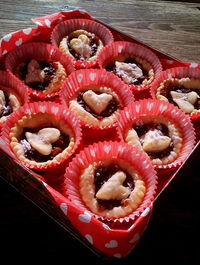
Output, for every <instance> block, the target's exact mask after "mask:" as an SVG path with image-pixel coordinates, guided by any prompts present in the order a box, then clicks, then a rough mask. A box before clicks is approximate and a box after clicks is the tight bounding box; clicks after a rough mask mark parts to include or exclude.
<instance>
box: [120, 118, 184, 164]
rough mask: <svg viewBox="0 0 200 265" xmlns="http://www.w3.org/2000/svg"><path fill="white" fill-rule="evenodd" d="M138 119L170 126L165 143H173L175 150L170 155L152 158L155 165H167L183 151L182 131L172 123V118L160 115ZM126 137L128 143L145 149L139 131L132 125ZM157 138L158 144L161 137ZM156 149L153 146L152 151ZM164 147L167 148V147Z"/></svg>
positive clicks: (145, 122)
mask: <svg viewBox="0 0 200 265" xmlns="http://www.w3.org/2000/svg"><path fill="white" fill-rule="evenodd" d="M138 120H139V121H142V122H143V123H144V124H148V123H151V122H153V123H155V124H164V125H165V126H166V127H167V128H168V133H169V135H168V137H166V138H168V139H165V141H164V143H163V144H164V145H166V142H168V143H170V142H171V143H173V150H172V151H170V153H169V155H167V156H165V157H163V158H152V159H151V161H152V163H153V164H154V165H166V164H170V163H172V162H173V161H174V160H175V159H176V158H177V157H178V155H179V153H180V151H181V148H182V136H181V132H180V130H179V128H178V127H177V126H176V125H175V124H174V123H172V122H171V121H170V120H168V119H166V118H164V117H159V116H144V117H140V118H139V119H138ZM134 124H135V123H134ZM159 137H160V136H159ZM161 137H163V136H161ZM124 139H125V141H126V142H127V143H128V144H130V145H132V146H135V147H136V148H138V149H141V150H144V144H143V143H141V140H140V138H139V137H138V135H137V132H136V131H135V130H134V129H133V127H132V126H130V127H129V128H127V129H126V131H125V133H124ZM169 139H170V141H169ZM155 140H156V141H157V145H158V141H159V139H155ZM162 140H163V139H162ZM168 143H167V144H168ZM161 144H162V143H161ZM157 148H160V146H159V145H158V147H157ZM154 149H155V148H154V147H153V146H152V151H153V150H154ZM163 149H165V147H164V148H163Z"/></svg>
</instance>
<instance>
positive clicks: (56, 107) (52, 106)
mask: <svg viewBox="0 0 200 265" xmlns="http://www.w3.org/2000/svg"><path fill="white" fill-rule="evenodd" d="M37 113H44V114H45V113H48V114H51V115H53V116H54V117H55V120H63V121H64V122H65V123H66V124H67V126H68V127H69V128H70V129H71V131H72V133H73V137H74V146H73V147H72V150H71V151H69V153H68V154H67V155H66V156H64V157H61V159H59V161H52V163H50V164H49V165H45V164H43V163H38V164H29V163H28V162H25V161H21V160H20V159H19V158H18V157H17V155H16V154H15V153H14V151H13V150H12V148H11V146H10V132H11V129H12V128H13V126H15V124H16V123H17V121H18V120H20V119H22V117H24V116H27V115H31V114H33V115H34V114H37ZM2 140H3V141H4V142H5V144H6V145H7V149H8V148H9V149H10V150H11V151H12V153H13V154H14V156H15V158H16V160H17V161H18V162H19V163H21V164H22V165H24V166H26V167H27V168H30V169H32V170H38V171H49V170H53V169H55V168H58V167H60V165H62V164H63V163H64V162H66V161H67V160H69V159H70V157H71V156H72V155H73V154H74V153H75V151H76V150H77V149H78V148H79V146H80V145H81V142H82V130H81V126H80V122H79V120H78V119H77V118H76V117H75V115H74V114H73V113H72V112H71V111H70V110H69V109H68V108H66V107H65V106H63V105H61V104H57V103H51V102H35V103H27V104H25V105H24V106H23V107H20V108H19V109H18V110H16V111H15V112H14V113H13V114H11V115H10V116H9V117H8V119H7V120H6V122H5V123H4V125H3V128H2Z"/></svg>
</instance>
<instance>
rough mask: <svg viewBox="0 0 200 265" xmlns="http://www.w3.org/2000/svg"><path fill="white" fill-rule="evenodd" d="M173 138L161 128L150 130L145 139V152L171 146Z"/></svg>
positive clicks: (158, 150)
mask: <svg viewBox="0 0 200 265" xmlns="http://www.w3.org/2000/svg"><path fill="white" fill-rule="evenodd" d="M170 143H171V138H169V137H168V136H165V135H163V134H162V132H161V131H160V130H157V129H155V130H149V131H148V132H147V133H146V134H145V136H144V139H143V145H142V147H143V150H144V151H145V152H161V151H163V150H165V149H167V148H168V147H169V146H170Z"/></svg>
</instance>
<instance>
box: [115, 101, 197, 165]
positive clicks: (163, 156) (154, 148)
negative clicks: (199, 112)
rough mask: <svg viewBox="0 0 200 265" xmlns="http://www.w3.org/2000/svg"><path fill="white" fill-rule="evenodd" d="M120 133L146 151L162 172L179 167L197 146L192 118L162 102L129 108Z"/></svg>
mask: <svg viewBox="0 0 200 265" xmlns="http://www.w3.org/2000/svg"><path fill="white" fill-rule="evenodd" d="M118 132H119V135H120V137H121V139H122V140H124V141H125V142H126V143H128V144H130V145H131V146H134V147H136V148H138V149H140V150H143V151H145V152H146V153H147V155H148V156H149V157H150V159H151V161H152V163H153V165H154V166H155V167H156V168H161V169H162V168H169V169H170V168H176V167H178V166H179V165H180V164H181V163H182V162H183V161H184V160H185V159H186V158H187V156H188V155H189V154H190V152H191V151H192V149H193V147H194V143H195V134H194V128H193V126H192V123H191V121H190V118H189V117H188V116H186V115H185V114H184V113H183V112H182V111H181V110H179V109H178V108H177V107H175V106H173V105H172V104H170V103H168V102H164V101H160V100H151V99H146V100H140V101H137V102H135V103H132V104H130V105H129V106H128V107H126V108H125V109H124V110H123V111H122V112H121V113H120V115H119V117H118Z"/></svg>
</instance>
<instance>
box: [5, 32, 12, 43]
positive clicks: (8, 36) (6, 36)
mask: <svg viewBox="0 0 200 265" xmlns="http://www.w3.org/2000/svg"><path fill="white" fill-rule="evenodd" d="M11 37H12V34H10V33H9V34H7V35H5V36H4V37H3V40H4V41H6V42H9V40H10V39H11Z"/></svg>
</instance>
